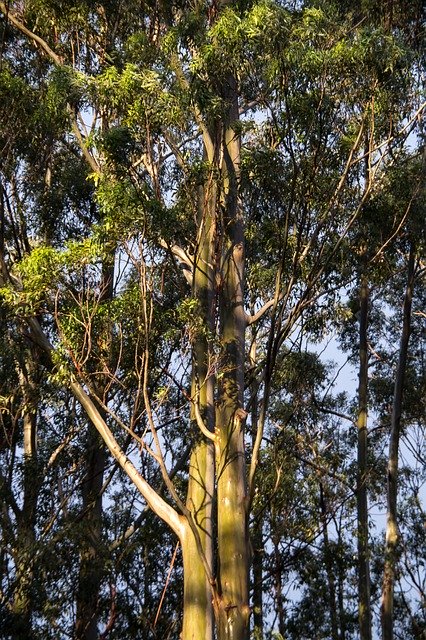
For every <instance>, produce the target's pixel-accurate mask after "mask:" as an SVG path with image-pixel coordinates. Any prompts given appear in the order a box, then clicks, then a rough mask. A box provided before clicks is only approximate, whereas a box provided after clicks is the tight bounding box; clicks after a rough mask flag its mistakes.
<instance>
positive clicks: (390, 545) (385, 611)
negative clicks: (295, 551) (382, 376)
mask: <svg viewBox="0 0 426 640" xmlns="http://www.w3.org/2000/svg"><path fill="white" fill-rule="evenodd" d="M414 256H415V249H414V244H413V243H411V246H410V254H409V258H408V271H407V287H406V290H405V296H404V306H403V320H402V333H401V343H400V347H399V359H398V367H397V370H396V376H395V387H394V394H393V404H392V415H391V435H390V443H389V459H388V470H387V471H388V474H387V503H388V504H387V518H386V544H385V568H384V573H383V586H382V606H381V614H382V638H383V640H393V599H394V584H395V566H396V558H397V549H398V542H399V531H398V520H397V497H398V453H399V437H400V432H401V414H402V399H403V393H404V378H405V370H406V367H407V355H408V342H409V339H410V331H411V303H412V299H413V289H414V278H415V268H414V262H415V260H414Z"/></svg>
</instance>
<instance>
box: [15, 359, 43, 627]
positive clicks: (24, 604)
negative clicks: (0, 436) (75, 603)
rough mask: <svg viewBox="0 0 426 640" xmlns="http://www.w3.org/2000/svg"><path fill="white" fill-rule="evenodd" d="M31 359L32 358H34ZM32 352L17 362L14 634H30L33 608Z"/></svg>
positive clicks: (34, 451) (36, 486) (35, 398)
mask: <svg viewBox="0 0 426 640" xmlns="http://www.w3.org/2000/svg"><path fill="white" fill-rule="evenodd" d="M33 358H34V360H33ZM35 362H36V356H35V354H28V357H27V358H25V361H24V362H23V363H22V364H21V365H19V368H18V375H19V381H20V387H21V390H22V397H23V418H22V423H23V430H24V465H23V473H24V478H23V503H22V509H21V511H20V513H19V517H18V518H17V552H16V589H15V592H14V601H13V608H12V612H13V618H14V627H15V635H14V637H15V638H16V639H17V640H18V639H22V640H24V638H25V639H27V638H28V639H30V638H31V637H32V616H33V609H34V597H35V595H34V580H35V572H34V553H35V552H34V545H35V541H36V534H35V522H36V509H37V500H38V494H39V488H40V479H39V473H38V460H37V408H38V395H39V394H38V387H37V382H36V380H35V370H36V366H37V365H36V364H35Z"/></svg>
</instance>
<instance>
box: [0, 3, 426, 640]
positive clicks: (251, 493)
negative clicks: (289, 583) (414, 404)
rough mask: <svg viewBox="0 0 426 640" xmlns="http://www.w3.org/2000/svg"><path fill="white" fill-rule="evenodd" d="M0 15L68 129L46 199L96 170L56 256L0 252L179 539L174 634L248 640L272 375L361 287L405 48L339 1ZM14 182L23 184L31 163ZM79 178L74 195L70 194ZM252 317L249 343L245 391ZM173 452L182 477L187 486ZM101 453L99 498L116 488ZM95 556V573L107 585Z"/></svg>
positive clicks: (16, 293) (82, 620) (40, 343)
mask: <svg viewBox="0 0 426 640" xmlns="http://www.w3.org/2000/svg"><path fill="white" fill-rule="evenodd" d="M0 10H1V11H2V14H3V17H4V21H5V23H7V31H8V33H10V32H11V33H13V34H14V36H13V37H14V38H15V39H16V42H18V43H19V50H20V51H22V60H20V61H19V64H16V75H17V76H18V77H20V78H21V79H22V82H23V84H24V85H25V86H28V87H31V86H34V81H33V77H32V75H33V73H34V69H35V68H37V69H41V70H42V73H43V74H44V77H45V84H44V85H43V84H42V87H43V88H44V89H45V91H46V96H47V101H48V103H49V104H50V107H51V109H52V112H53V114H54V115H55V117H58V118H59V120H60V122H61V128H60V130H56V129H53V130H52V132H51V134H52V141H51V144H50V146H48V145H47V143H46V142H43V145H45V146H46V159H45V163H44V164H43V165H42V166H43V170H44V171H43V173H44V176H45V183H46V189H45V191H46V193H47V194H48V195H49V194H55V193H57V189H58V186H57V185H55V183H54V182H52V179H51V178H52V177H53V176H55V171H56V169H57V167H58V165H57V157H56V155H55V154H56V153H57V151H58V149H61V150H64V153H67V157H72V156H73V155H74V156H75V157H77V158H78V161H79V162H80V163H81V162H84V163H86V167H87V171H88V172H89V175H88V176H87V177H88V184H89V185H90V187H91V189H93V190H94V193H95V195H94V196H91V201H92V202H95V205H94V206H95V208H96V213H97V217H96V216H95V219H94V218H93V216H92V217H89V219H88V220H87V219H85V221H84V222H85V223H86V224H85V225H84V227H83V228H77V229H76V230H75V232H74V233H73V234H69V235H68V234H66V233H65V230H66V221H64V222H59V223H58V224H55V222H56V221H55V220H53V224H52V228H53V230H54V231H55V233H57V235H58V241H57V242H56V244H52V243H49V242H47V241H45V240H44V239H43V238H41V239H40V240H41V242H40V240H39V245H38V246H36V247H34V248H31V247H29V248H27V251H26V255H25V256H24V255H22V256H20V259H19V260H18V263H17V264H13V263H12V262H11V260H10V256H8V255H6V253H5V250H4V248H3V260H2V274H3V283H2V284H4V287H3V290H2V291H3V296H4V299H5V301H6V304H7V305H8V307H7V308H8V312H9V314H11V317H13V318H14V321H15V322H16V323H17V325H19V326H20V327H22V330H23V331H24V333H25V339H26V340H27V341H29V342H30V343H31V344H32V345H33V346H34V345H35V346H36V347H37V349H38V350H37V357H39V358H40V360H42V359H43V366H46V368H47V369H48V370H49V372H50V379H51V381H52V383H54V384H56V385H57V388H58V389H66V390H67V392H70V393H71V394H72V395H73V396H74V398H75V399H76V401H77V402H78V403H79V405H80V406H81V407H82V409H83V411H84V412H85V415H86V416H87V419H88V420H89V421H90V422H91V424H92V425H93V427H95V429H96V430H97V432H98V434H99V436H100V438H101V439H102V441H103V443H104V445H105V446H106V448H107V449H108V450H109V453H110V455H111V456H112V458H113V459H114V460H115V462H116V463H117V465H118V466H120V467H121V469H122V470H123V472H124V474H127V477H128V478H129V479H130V481H131V483H133V485H134V487H136V488H137V490H138V491H139V492H140V494H141V496H142V497H143V499H144V501H145V502H146V504H147V505H148V506H149V507H150V508H151V509H152V510H153V511H154V513H155V514H156V515H157V516H159V517H160V518H161V519H162V520H163V521H164V522H165V523H166V524H167V525H168V527H169V528H170V530H171V531H172V532H173V533H174V534H175V536H176V537H177V538H178V540H179V543H180V546H181V551H182V559H183V581H184V594H183V632H182V637H183V638H184V639H185V640H186V639H189V638H197V639H198V638H200V639H202V638H205V639H209V640H211V638H212V637H213V635H214V633H216V635H217V637H218V638H219V639H220V640H224V639H225V638H226V639H229V640H230V639H231V638H232V639H235V640H244V639H246V638H248V635H249V617H250V602H249V566H250V545H249V538H248V523H249V514H250V510H251V505H252V502H253V500H254V499H255V494H256V469H257V466H258V462H259V456H260V455H261V449H262V447H263V445H264V435H265V428H267V427H268V417H269V415H270V411H269V405H270V399H271V380H272V377H273V375H274V371H275V370H276V368H277V366H278V365H279V364H280V363H281V361H282V359H283V358H284V356H285V354H286V353H287V346H286V341H288V340H289V339H291V338H292V337H294V335H295V333H296V332H297V331H298V330H299V329H300V328H302V327H303V328H304V327H306V326H308V327H311V328H312V330H313V331H314V330H315V329H316V330H317V331H320V330H321V327H320V325H321V319H320V318H317V316H318V315H319V314H318V313H317V312H318V308H319V307H318V305H317V306H316V308H315V309H316V311H315V312H314V311H313V310H312V309H313V305H314V303H317V301H318V300H319V299H320V298H321V295H323V294H324V293H325V292H327V294H328V295H329V296H332V295H333V292H334V295H337V292H338V291H339V289H340V288H341V287H342V285H343V284H344V283H345V282H346V280H347V279H348V278H350V275H349V274H348V269H347V268H346V270H345V266H346V264H347V263H346V262H345V260H344V256H342V253H343V250H344V249H345V248H346V245H345V244H344V240H345V238H346V237H348V232H349V230H350V229H351V228H352V227H353V225H354V223H355V221H356V220H357V219H358V217H359V216H360V213H361V212H362V210H363V207H364V205H365V203H366V202H367V201H368V199H369V198H370V196H371V194H372V193H373V192H374V191H375V190H380V188H381V185H382V184H383V176H384V175H385V174H386V170H387V167H388V164H389V163H390V162H391V161H392V158H393V157H395V155H396V154H398V153H399V150H400V147H401V145H403V143H404V140H405V139H406V137H407V135H408V133H409V132H410V131H411V130H412V129H413V128H414V127H415V125H416V123H417V121H418V118H419V116H420V114H421V113H422V111H423V109H424V106H423V105H422V104H420V102H419V101H418V97H417V96H416V95H409V96H408V99H406V100H404V99H403V96H405V97H407V96H406V91H405V88H406V87H405V86H404V84H403V81H404V80H405V82H406V83H407V84H409V83H410V81H411V78H410V76H409V74H408V73H407V69H409V68H410V66H409V65H410V61H409V57H408V54H407V51H406V49H404V47H403V46H402V45H401V44H400V43H399V42H398V41H397V39H396V38H393V37H392V36H387V37H386V38H385V37H383V34H382V32H381V30H380V29H374V28H372V27H371V26H370V25H368V27H366V28H364V27H363V24H362V23H363V21H362V20H361V21H360V22H357V21H356V20H354V17H353V16H352V15H350V14H348V15H346V14H345V13H343V15H342V13H341V12H339V11H338V10H337V8H336V7H334V6H333V5H332V4H327V5H326V6H325V7H324V8H323V9H322V8H319V7H312V6H310V4H307V6H306V7H299V8H297V9H285V8H283V7H282V6H281V4H280V3H274V2H225V1H223V2H215V3H207V2H175V3H170V4H164V3H159V4H155V5H154V6H151V4H150V3H147V4H146V5H142V6H140V5H139V4H136V3H133V2H125V3H122V4H120V6H119V8H117V7H115V6H113V5H110V4H107V3H105V4H101V3H99V4H97V3H91V2H87V3H86V2H81V3H74V2H69V3H65V4H61V5H60V7H58V6H56V5H54V4H50V3H48V2H40V3H39V2H28V3H25V4H24V5H23V6H22V5H21V4H20V3H16V4H15V3H9V4H7V5H5V4H4V3H0ZM14 51H15V50H14V49H12V48H11V47H9V42H8V40H7V39H5V41H4V47H3V56H4V59H5V60H6V61H10V62H16V56H15V53H14ZM410 86H411V85H410ZM35 95H37V94H35ZM402 107H403V109H402ZM399 110H401V112H399ZM389 114H391V118H390V120H389V117H390V116H389ZM380 118H382V119H383V120H384V121H386V122H389V121H391V124H392V126H391V127H390V129H388V130H385V128H384V126H383V124H382V123H380V124H381V126H378V121H379V120H380ZM366 135H367V137H368V145H367V151H366V150H365V149H366V148H365V144H364V142H365V137H366ZM47 151H48V153H47ZM365 161H367V162H368V163H369V167H370V173H369V176H368V180H365V174H364V173H363V171H362V167H363V166H364V164H365ZM28 164H29V165H30V162H28ZM272 172H273V174H272ZM56 175H57V174H56ZM17 182H18V190H20V191H22V190H23V188H24V182H23V174H22V173H20V172H17ZM72 186H73V185H72V184H68V185H67V184H66V183H64V182H63V181H61V183H60V187H61V188H64V189H65V192H66V194H68V193H72ZM34 201H35V194H33V193H32V194H31V198H30V204H32V203H33V202H34ZM22 213H23V217H24V219H25V215H26V214H27V211H26V210H23V212H22ZM91 213H92V214H93V210H92V212H91ZM31 224H32V225H33V227H34V229H35V230H36V225H35V224H34V223H31ZM28 225H30V223H29V222H28ZM350 248H351V245H350V244H349V245H348V249H347V250H349V249H350ZM336 256H342V258H341V262H342V265H340V264H338V263H337V262H336ZM246 285H247V286H246ZM328 300H330V298H329V299H328ZM327 303H328V301H327ZM327 303H324V304H327ZM23 306H24V308H25V313H24V314H22V313H20V309H22V307H23ZM249 306H250V307H251V310H252V312H251V313H248V312H247V311H246V309H247V308H249ZM248 327H251V328H252V330H253V334H252V336H253V337H254V338H255V340H254V342H256V344H253V345H252V349H251V356H250V367H251V376H246V380H247V382H248V385H247V386H248V388H247V390H246V391H245V373H246V362H247V361H248V356H247V354H246V350H247V348H248V341H246V331H247V329H248ZM40 353H43V356H41V355H40ZM249 398H250V399H249ZM256 403H257V406H258V411H253V412H252V416H253V417H254V420H253V422H255V423H256V424H252V430H253V431H252V442H251V456H250V460H249V464H248V467H249V468H248V470H247V469H246V464H247V460H246V450H245V445H246V426H245V423H246V418H247V413H248V412H247V409H249V408H251V407H252V405H253V406H254V405H255V404H256ZM183 413H186V420H184V421H182V419H181V416H182V414H183ZM127 436H128V439H129V442H131V443H132V444H133V445H134V447H135V449H134V451H132V450H130V449H128V448H127V444H128V442H126V438H127ZM182 442H184V444H185V445H186V444H187V445H188V447H186V448H189V450H190V454H189V455H190V457H189V463H188V467H187V473H186V483H182V482H181V481H180V476H177V477H175V478H172V476H174V474H173V473H172V469H173V467H174V466H175V463H176V464H177V465H180V464H181V462H180V461H179V460H176V459H174V456H175V455H176V451H177V450H181V451H182V450H183V449H186V448H185V447H182ZM97 453H98V462H100V464H99V467H98V471H99V473H97V475H96V477H97V482H96V483H95V484H93V486H92V487H91V489H90V491H89V492H88V493H87V500H86V507H89V505H90V504H91V503H92V504H94V503H96V501H97V500H99V492H100V491H101V490H102V482H101V480H102V468H103V460H102V459H101V458H102V456H103V453H102V450H101V448H99V446H98V449H97ZM183 453H185V451H183ZM183 458H185V455H183ZM148 460H150V463H148V462H147V461H148ZM152 461H154V462H155V463H156V464H157V465H158V470H159V472H160V475H161V478H162V482H163V483H164V486H165V487H166V489H167V494H168V495H167V494H166V493H165V492H164V491H163V490H161V489H158V484H157V483H156V482H154V479H153V477H151V475H150V471H149V470H150V469H152ZM296 480H297V478H296V479H295V481H296ZM95 485H96V486H95ZM185 491H186V496H185ZM166 495H167V497H166ZM98 506H99V504H98ZM93 513H94V515H96V514H95V512H93ZM97 513H99V512H97ZM95 528H96V535H95V540H96V542H98V540H99V528H98V527H95ZM95 547H96V545H94V544H92V548H95ZM92 550H93V549H92ZM90 553H91V552H90V550H89V554H88V555H87V556H86V560H89V561H88V562H86V563H84V558H82V564H81V566H82V567H83V566H84V564H85V565H86V567H87V570H88V571H89V572H90V577H89V579H88V580H87V583H88V584H95V588H94V592H96V591H98V592H99V588H100V583H101V578H99V576H98V577H97V576H96V575H95V573H96V571H93V567H92V568H91V566H90V564H91V563H90V557H91V555H90ZM330 571H331V570H330V567H329V572H328V579H329V582H330V575H331V572H330ZM92 579H94V580H95V583H92V582H91V580H92ZM83 591H84V590H83ZM83 604H84V603H83ZM85 604H86V605H87V606H86V608H85V607H84V606H83V607H82V608H81V609H80V610H85V611H86V613H83V614H82V616H80V617H79V620H78V621H77V622H78V624H77V628H79V627H82V628H83V629H82V631H81V632H80V631H79V632H78V633H80V634H81V636H82V637H93V636H94V635H95V634H96V633H97V629H96V627H97V619H96V616H97V613H96V611H93V609H96V603H95V602H94V600H93V599H91V598H89V599H88V600H87V601H86V603H85ZM331 610H332V607H331ZM91 616H92V618H91V619H90V620H89V618H90V617H91ZM104 623H105V624H106V627H107V629H108V631H109V628H108V625H109V622H105V621H104ZM88 624H89V626H88ZM112 624H113V622H111V625H112ZM89 627H90V628H89ZM215 629H216V631H215ZM86 631H87V634H88V635H87V636H85V635H84V634H85V633H86ZM90 634H91V635H90Z"/></svg>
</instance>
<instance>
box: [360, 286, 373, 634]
mask: <svg viewBox="0 0 426 640" xmlns="http://www.w3.org/2000/svg"><path fill="white" fill-rule="evenodd" d="M368 299H369V292H368V285H367V280H366V277H365V276H362V281H361V289H360V326H359V386H358V422H357V426H358V467H357V522H358V527H357V541H358V621H359V631H360V639H361V640H371V607H370V562H369V546H368V503H367V488H368V483H367V473H368V471H367V394H368V349H367V325H368Z"/></svg>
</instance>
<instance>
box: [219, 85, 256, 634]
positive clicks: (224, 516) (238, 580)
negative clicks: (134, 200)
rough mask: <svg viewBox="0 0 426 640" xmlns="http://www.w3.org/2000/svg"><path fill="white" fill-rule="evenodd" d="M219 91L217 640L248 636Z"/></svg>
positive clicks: (235, 260) (239, 232) (234, 319)
mask: <svg viewBox="0 0 426 640" xmlns="http://www.w3.org/2000/svg"><path fill="white" fill-rule="evenodd" d="M225 85H226V87H225V89H224V93H225V95H224V97H225V99H226V100H227V102H228V104H230V111H229V120H228V122H226V123H225V126H224V137H223V158H224V162H223V179H224V193H223V201H222V206H223V212H224V213H223V220H222V231H223V234H224V240H223V248H222V273H221V278H222V290H221V295H220V302H219V304H220V309H219V312H220V321H221V324H220V331H221V334H220V340H221V346H222V361H221V383H220V387H219V389H218V401H217V414H216V415H217V423H216V434H217V438H218V441H217V457H218V459H217V503H218V517H217V522H218V524H217V526H218V564H219V591H220V607H219V611H218V612H217V613H218V639H219V640H246V639H248V637H249V615H250V609H249V602H248V578H249V576H248V574H249V572H248V567H249V540H248V527H247V503H248V496H247V486H246V464H245V451H244V429H245V417H246V413H245V411H244V409H243V392H244V346H245V328H246V319H245V314H244V302H243V300H244V299H243V285H244V227H243V219H242V211H241V205H240V202H239V177H240V176H239V164H240V141H239V136H238V134H237V132H236V130H235V125H236V124H237V121H238V101H237V86H236V82H235V79H234V78H233V77H232V76H229V77H228V78H227V81H226V83H225Z"/></svg>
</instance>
